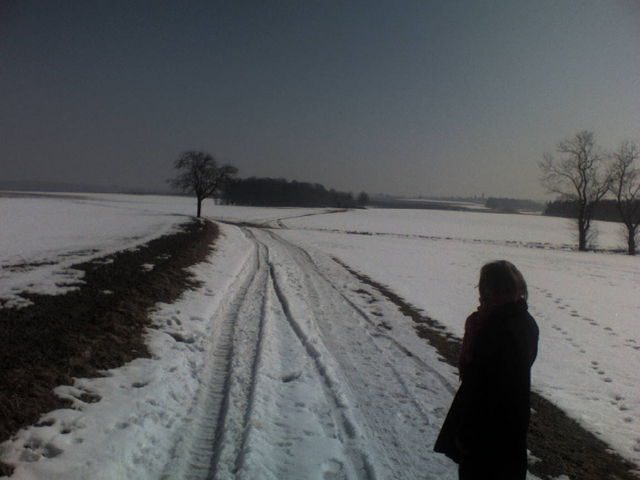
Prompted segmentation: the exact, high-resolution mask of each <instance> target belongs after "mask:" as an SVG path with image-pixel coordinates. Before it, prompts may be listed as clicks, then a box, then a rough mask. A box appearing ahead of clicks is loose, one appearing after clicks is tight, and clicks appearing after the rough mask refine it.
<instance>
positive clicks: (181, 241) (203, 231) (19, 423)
mask: <svg viewBox="0 0 640 480" xmlns="http://www.w3.org/2000/svg"><path fill="white" fill-rule="evenodd" d="M218 233H219V230H218V226H217V225H216V224H214V223H212V222H203V221H196V220H194V221H191V222H189V223H186V224H185V225H183V227H182V231H180V232H179V233H176V234H172V235H165V236H163V237H160V238H158V239H156V240H153V241H151V242H149V243H147V244H145V245H144V246H142V247H140V248H137V249H134V250H126V251H122V252H118V253H116V254H113V255H109V256H106V257H102V258H100V259H96V260H93V261H90V262H86V263H82V264H78V265H75V266H73V267H72V268H75V269H78V270H82V271H83V272H84V281H83V282H82V283H81V284H79V288H78V289H77V290H74V291H72V292H69V293H67V294H64V295H35V294H27V293H25V294H23V296H24V297H25V298H28V299H29V300H31V301H32V302H33V304H32V305H30V306H27V307H23V308H19V309H11V308H0V442H2V441H4V440H7V439H9V438H10V437H11V436H12V435H13V434H15V433H16V432H17V431H18V430H19V429H20V428H22V427H25V426H28V425H32V424H35V423H37V422H38V419H39V418H40V417H41V415H42V414H44V413H46V412H49V411H51V410H54V409H57V408H66V407H70V403H69V402H67V401H65V400H62V399H60V398H59V397H57V396H56V395H54V393H53V388H55V387H56V386H58V385H70V384H72V383H73V377H96V376H100V375H101V372H103V371H104V370H106V369H110V368H116V367H119V366H122V365H124V364H125V363H126V362H129V361H131V360H133V359H135V358H138V357H148V356H149V352H148V350H147V347H146V345H145V342H144V333H145V328H146V327H147V326H149V325H150V320H149V312H150V309H151V308H152V307H153V306H154V305H155V304H156V303H158V302H172V301H174V300H176V299H177V298H178V296H179V295H180V294H181V293H182V292H183V291H185V290H186V289H188V288H193V287H195V286H196V285H197V283H196V282H195V281H194V280H193V279H192V277H191V275H190V274H189V273H188V272H187V270H186V268H187V267H189V266H191V265H194V264H195V263H198V262H201V261H203V260H204V259H205V258H206V256H207V254H208V253H209V252H210V250H211V248H212V245H213V242H214V240H215V239H216V238H217V236H218ZM148 265H153V268H152V269H150V268H148ZM84 400H85V401H87V402H91V401H94V402H95V401H98V400H100V399H99V398H96V397H95V395H93V396H92V395H91V394H89V393H87V395H86V396H85V398H84ZM11 471H12V469H11V467H10V466H9V465H5V464H1V463H0V476H1V475H9V474H10V473H11Z"/></svg>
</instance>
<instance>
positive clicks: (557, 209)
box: [544, 200, 640, 222]
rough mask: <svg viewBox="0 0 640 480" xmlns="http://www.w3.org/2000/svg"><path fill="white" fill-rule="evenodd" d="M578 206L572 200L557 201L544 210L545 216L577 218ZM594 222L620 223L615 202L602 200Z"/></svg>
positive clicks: (594, 211)
mask: <svg viewBox="0 0 640 480" xmlns="http://www.w3.org/2000/svg"><path fill="white" fill-rule="evenodd" d="M577 211H578V206H577V204H576V202H573V201H570V200H556V201H554V202H551V203H548V204H547V207H546V208H545V210H544V214H545V215H550V216H553V217H566V218H576V217H577ZM592 218H593V219H594V220H604V221H608V222H620V221H621V218H620V212H619V211H618V207H617V206H616V201H615V200H600V202H598V204H597V205H596V206H595V208H594V210H593V217H592ZM638 220H640V219H638Z"/></svg>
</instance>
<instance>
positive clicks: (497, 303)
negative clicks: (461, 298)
mask: <svg viewBox="0 0 640 480" xmlns="http://www.w3.org/2000/svg"><path fill="white" fill-rule="evenodd" d="M478 287H479V290H480V306H479V307H478V310H477V311H476V312H474V313H472V314H471V315H470V316H469V318H467V321H466V324H465V334H464V339H463V342H462V353H461V355H460V365H459V370H460V379H461V384H460V388H459V389H458V393H457V394H456V396H455V398H454V400H453V403H452V404H451V408H450V410H449V413H448V415H447V418H446V420H445V422H444V425H443V426H442V429H441V431H440V435H439V436H438V439H437V441H436V444H435V447H434V450H435V451H436V452H440V453H444V454H445V455H447V456H448V457H449V458H451V459H452V460H454V461H455V462H456V463H458V464H459V479H460V480H469V479H474V480H478V479H483V480H484V479H491V480H524V479H525V477H526V474H527V429H528V426H529V393H530V383H531V382H530V380H531V365H532V364H533V362H534V360H535V358H536V354H537V350H538V326H537V325H536V322H535V320H534V319H533V317H531V315H529V313H528V311H527V284H526V283H525V281H524V278H523V277H522V274H521V273H520V271H519V270H518V269H517V268H516V267H515V266H514V265H513V264H512V263H510V262H507V261H506V260H498V261H495V262H490V263H487V264H486V265H485V266H483V267H482V269H481V271H480V282H479V285H478Z"/></svg>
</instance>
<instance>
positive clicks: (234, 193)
mask: <svg viewBox="0 0 640 480" xmlns="http://www.w3.org/2000/svg"><path fill="white" fill-rule="evenodd" d="M221 200H222V202H223V203H226V204H227V205H250V206H263V207H265V206H269V207H337V208H354V207H359V206H364V204H366V203H367V201H368V197H367V196H366V194H365V193H361V194H360V195H359V196H358V199H355V198H353V195H352V194H351V193H345V192H337V191H335V190H327V189H326V188H325V187H324V186H323V185H320V184H319V183H305V182H296V181H288V180H285V179H283V178H256V177H251V178H244V179H241V178H236V179H232V180H231V181H229V182H228V183H227V184H226V185H225V187H224V189H223V190H222V195H221Z"/></svg>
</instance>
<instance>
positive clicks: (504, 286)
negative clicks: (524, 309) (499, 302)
mask: <svg viewBox="0 0 640 480" xmlns="http://www.w3.org/2000/svg"><path fill="white" fill-rule="evenodd" d="M478 288H479V290H480V298H481V299H483V300H484V301H492V300H495V299H498V298H502V299H506V300H510V301H513V302H516V301H518V300H520V299H522V300H527V298H528V292H527V282H525V281H524V277H523V276H522V273H520V270H518V269H517V268H516V266H515V265H514V264H513V263H511V262H508V261H507V260H496V261H493V262H489V263H487V264H485V265H484V266H483V267H482V268H481V269H480V282H479V283H478Z"/></svg>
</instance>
